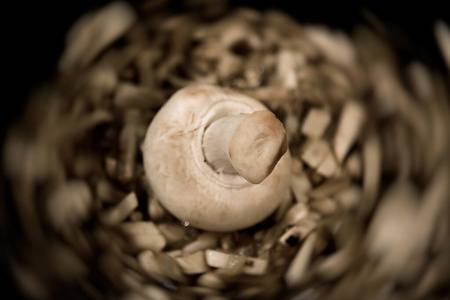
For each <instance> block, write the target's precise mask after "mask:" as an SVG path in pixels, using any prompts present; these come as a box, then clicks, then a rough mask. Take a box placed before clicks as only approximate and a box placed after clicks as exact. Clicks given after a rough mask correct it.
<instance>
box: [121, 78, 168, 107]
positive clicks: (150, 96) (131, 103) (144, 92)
mask: <svg viewBox="0 0 450 300" xmlns="http://www.w3.org/2000/svg"><path fill="white" fill-rule="evenodd" d="M163 99H164V98H163V95H161V94H160V92H158V91H157V90H152V89H149V88H145V87H141V86H137V85H135V84H132V83H128V82H127V83H122V84H120V85H119V86H118V87H117V91H116V94H115V98H114V105H115V106H116V107H117V108H118V109H123V110H125V109H130V108H135V109H149V108H153V107H158V106H160V105H162V104H163V102H164V100H163Z"/></svg>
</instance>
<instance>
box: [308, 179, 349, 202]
mask: <svg viewBox="0 0 450 300" xmlns="http://www.w3.org/2000/svg"><path fill="white" fill-rule="evenodd" d="M350 183H351V182H350V180H349V179H348V178H345V177H344V178H334V179H329V180H328V181H326V182H324V183H323V184H321V185H320V186H318V187H316V188H315V189H313V190H311V191H310V192H309V194H308V196H310V197H311V198H315V199H323V198H327V197H330V196H333V195H334V194H336V193H337V192H339V191H341V190H343V189H344V188H346V187H348V186H349V185H350Z"/></svg>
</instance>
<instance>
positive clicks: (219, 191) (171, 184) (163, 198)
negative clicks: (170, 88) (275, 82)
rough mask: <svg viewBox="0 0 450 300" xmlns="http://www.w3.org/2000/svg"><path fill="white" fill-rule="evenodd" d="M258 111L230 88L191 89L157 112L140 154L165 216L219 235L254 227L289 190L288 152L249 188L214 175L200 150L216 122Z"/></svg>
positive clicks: (223, 175) (236, 180) (242, 181)
mask: <svg viewBox="0 0 450 300" xmlns="http://www.w3.org/2000/svg"><path fill="white" fill-rule="evenodd" d="M261 110H268V109H267V108H266V107H265V106H264V105H263V104H262V103H260V102H259V101H257V100H254V99H252V98H250V97H247V96H244V95H240V94H238V93H235V92H233V91H231V90H227V89H223V88H219V87H214V86H208V85H193V86H189V87H186V88H183V89H181V90H179V91H178V92H176V93H175V94H174V95H173V96H172V97H171V98H170V99H169V101H167V102H166V104H165V105H164V106H163V107H162V108H161V109H160V110H159V111H158V113H157V114H156V115H155V117H154V119H153V121H152V123H151V124H150V126H149V128H148V130H147V133H146V137H145V140H144V143H143V145H142V152H143V160H144V168H145V172H146V176H147V179H148V181H149V184H150V187H151V188H152V190H153V192H154V194H155V196H156V197H157V198H158V199H159V200H160V202H161V203H162V205H163V206H164V207H165V208H166V209H167V210H168V211H169V212H170V213H172V214H173V215H174V216H176V217H177V218H178V219H180V220H181V221H183V222H188V223H189V224H190V225H192V226H194V227H197V228H200V229H205V230H211V231H222V232H223V231H234V230H239V229H243V228H247V227H250V226H252V225H255V224H256V223H258V222H260V221H262V220H263V219H265V218H266V217H268V216H269V215H270V214H271V213H272V212H273V211H274V210H275V209H276V208H277V207H278V205H279V204H280V202H281V201H282V200H283V198H284V197H285V195H286V192H288V191H289V183H290V176H291V167H290V163H291V156H290V153H289V151H287V152H286V153H285V154H284V155H283V156H282V157H281V159H280V160H279V161H278V163H277V165H276V166H275V168H274V169H273V171H272V172H271V173H270V175H269V176H268V177H267V178H266V179H264V180H263V181H262V182H261V183H259V184H251V183H250V182H248V181H246V180H245V179H244V178H242V177H241V176H239V175H238V174H227V173H220V172H219V173H218V172H216V171H214V170H213V169H212V168H211V167H210V166H209V165H208V164H207V163H206V159H205V155H204V152H203V148H202V139H203V134H204V131H205V129H206V128H207V127H208V125H209V124H211V123H212V122H214V121H215V120H217V119H220V118H222V117H225V116H228V115H233V114H240V113H245V114H251V113H253V112H255V111H261Z"/></svg>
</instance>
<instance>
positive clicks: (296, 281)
mask: <svg viewBox="0 0 450 300" xmlns="http://www.w3.org/2000/svg"><path fill="white" fill-rule="evenodd" d="M316 240H317V233H315V232H313V233H311V234H310V235H308V237H307V238H306V240H305V241H304V242H303V244H302V245H301V247H300V250H299V251H298V252H297V254H296V255H295V257H294V259H293V260H292V262H291V264H290V266H289V268H288V269H287V271H286V273H285V275H284V280H285V281H286V285H287V286H288V287H289V288H293V287H295V286H298V285H300V284H301V283H302V281H303V280H304V279H305V275H306V271H307V269H308V266H309V263H310V260H311V257H312V254H313V250H314V244H315V242H316Z"/></svg>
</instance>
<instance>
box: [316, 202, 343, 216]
mask: <svg viewBox="0 0 450 300" xmlns="http://www.w3.org/2000/svg"><path fill="white" fill-rule="evenodd" d="M309 205H310V207H311V209H313V210H315V211H317V212H319V213H320V214H322V215H324V216H329V215H332V214H334V213H335V212H337V209H338V206H337V203H336V201H334V200H333V199H331V198H323V199H314V200H313V201H311V203H310V204H309Z"/></svg>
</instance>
